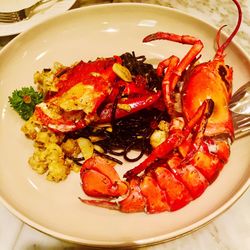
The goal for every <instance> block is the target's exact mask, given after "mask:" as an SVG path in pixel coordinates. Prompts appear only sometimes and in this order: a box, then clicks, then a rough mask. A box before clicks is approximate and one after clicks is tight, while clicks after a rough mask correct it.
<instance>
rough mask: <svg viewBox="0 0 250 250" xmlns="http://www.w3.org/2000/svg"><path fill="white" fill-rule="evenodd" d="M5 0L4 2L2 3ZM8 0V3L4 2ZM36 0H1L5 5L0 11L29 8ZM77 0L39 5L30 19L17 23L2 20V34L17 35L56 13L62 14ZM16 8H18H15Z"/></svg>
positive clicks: (64, 0) (63, 0) (0, 32)
mask: <svg viewBox="0 0 250 250" xmlns="http://www.w3.org/2000/svg"><path fill="white" fill-rule="evenodd" d="M1 1H3V3H1ZM5 1H8V5H6V4H5V3H4V2H5ZM36 2H38V1H36V0H28V1H25V2H24V1H23V0H22V1H21V0H20V1H18V0H15V1H14V0H12V1H9V0H0V4H3V5H4V6H5V7H4V8H0V11H3V12H5V11H7V12H8V11H10V10H11V11H16V10H19V9H22V8H27V7H29V6H31V5H32V4H34V3H36ZM75 2H76V0H60V1H57V0H54V1H53V0H51V2H48V3H47V4H43V5H41V6H38V7H37V11H36V12H35V14H34V15H32V16H31V17H30V18H29V19H27V20H26V19H25V20H22V21H20V22H16V23H2V22H0V36H8V35H15V34H18V33H21V32H23V31H25V30H27V29H29V28H30V27H32V26H34V25H36V24H38V23H40V22H42V21H44V20H46V19H48V18H50V17H53V16H55V15H58V14H61V13H63V12H64V11H66V10H68V9H70V8H71V7H72V6H73V4H74V3H75ZM15 8H16V9H15Z"/></svg>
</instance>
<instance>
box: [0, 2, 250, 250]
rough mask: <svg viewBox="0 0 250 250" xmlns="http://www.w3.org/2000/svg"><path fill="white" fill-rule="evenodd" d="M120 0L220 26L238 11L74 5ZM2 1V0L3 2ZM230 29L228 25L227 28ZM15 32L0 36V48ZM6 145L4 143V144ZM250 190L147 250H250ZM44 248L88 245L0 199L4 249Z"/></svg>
mask: <svg viewBox="0 0 250 250" xmlns="http://www.w3.org/2000/svg"><path fill="white" fill-rule="evenodd" d="M110 2H113V3H116V2H144V3H152V4H160V5H164V6H168V7H172V8H176V9H179V10H182V11H184V12H187V13H190V14H192V15H195V16H196V17H198V18H201V19H203V20H205V21H207V22H209V23H212V24H214V25H216V26H217V27H220V26H221V25H222V24H228V26H229V27H230V24H232V25H233V24H234V22H235V18H233V16H235V14H236V11H235V9H234V8H232V3H231V1H229V0H227V1H226V0H194V1H189V0H148V1H123V0H114V1H101V0H78V1H77V2H76V4H75V5H74V6H73V8H79V7H84V6H87V5H91V4H102V3H110ZM239 2H240V3H241V5H242V8H243V17H244V18H243V24H242V26H241V28H240V32H239V33H238V34H237V36H236V38H235V41H236V42H237V43H238V44H240V45H241V46H242V48H243V49H244V50H245V51H246V52H247V53H248V54H250V0H239ZM0 4H1V3H0ZM225 31H227V28H226V29H225ZM13 37H14V36H6V37H0V48H2V47H3V46H4V45H6V44H7V43H8V42H9V41H10V40H11V39H13ZM2 146H3V145H1V147H2ZM249 211H250V191H249V190H248V191H247V192H246V193H245V194H244V195H243V197H241V198H240V199H239V200H238V201H237V202H236V204H234V205H233V206H232V207H231V208H229V209H228V210H227V211H226V212H225V213H224V214H222V215H221V216H219V217H218V218H216V219H214V220H213V221H212V222H211V223H209V224H208V225H207V226H205V227H203V228H201V229H199V230H198V231H196V232H193V233H192V234H189V235H187V236H185V237H182V238H180V239H177V240H174V241H171V242H167V243H163V244H159V245H155V246H148V247H142V248H140V249H143V250H163V249H171V250H190V249H192V250H196V249H197V250H247V249H249V250H250V213H249ZM10 249H15V250H24V249H25V250H42V249H46V250H49V249H56V250H59V249H60V250H61V249H65V250H66V249H67V250H69V249H72V250H74V249H88V248H86V247H83V246H80V245H76V244H72V243H68V242H64V241H61V240H58V239H55V238H53V237H51V236H48V235H45V234H43V233H41V232H39V231H37V230H35V229H33V228H31V227H30V226H28V225H26V224H25V223H23V222H22V221H20V220H19V219H18V218H16V217H15V216H13V215H12V214H11V213H10V212H9V211H8V210H7V209H6V208H5V207H4V206H3V205H2V204H1V203H0V250H10Z"/></svg>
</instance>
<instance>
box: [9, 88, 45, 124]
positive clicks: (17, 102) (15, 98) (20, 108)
mask: <svg viewBox="0 0 250 250" xmlns="http://www.w3.org/2000/svg"><path fill="white" fill-rule="evenodd" d="M42 101H43V94H42V93H39V92H37V91H35V90H34V89H33V87H23V88H22V89H20V90H14V91H13V92H12V95H11V96H9V103H10V106H11V107H12V108H13V109H14V110H15V111H16V112H17V113H18V114H19V115H20V116H21V117H22V119H24V120H25V121H27V120H28V119H29V118H30V117H31V116H32V114H33V113H34V109H35V106H36V105H37V104H38V103H41V102H42Z"/></svg>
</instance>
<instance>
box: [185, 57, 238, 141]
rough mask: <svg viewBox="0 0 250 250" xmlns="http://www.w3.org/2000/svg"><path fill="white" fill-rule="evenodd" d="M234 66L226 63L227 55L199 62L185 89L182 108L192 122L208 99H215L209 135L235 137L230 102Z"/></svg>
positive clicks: (189, 75)
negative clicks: (224, 57) (225, 57)
mask: <svg viewBox="0 0 250 250" xmlns="http://www.w3.org/2000/svg"><path fill="white" fill-rule="evenodd" d="M232 73H233V70H232V68H231V67H229V66H227V65H225V63H224V60H223V58H220V59H214V60H213V61H210V62H206V63H201V64H199V65H196V66H195V67H193V68H192V69H190V72H189V73H188V74H187V79H186V80H185V84H184V86H183V89H182V92H183V94H182V108H183V113H184V116H185V117H186V119H187V120H188V121H189V120H190V119H191V118H192V117H193V116H194V114H195V112H196V111H197V109H198V108H199V107H200V105H201V104H202V103H203V101H204V100H206V99H212V100H213V101H214V110H213V113H212V115H211V117H210V118H209V120H208V124H207V128H206V131H205V135H207V136H217V135H221V134H223V135H227V136H229V137H230V138H231V139H233V136H234V132H233V131H234V130H233V122H232V116H231V112H230V110H229V109H228V104H229V101H230V98H231V95H232Z"/></svg>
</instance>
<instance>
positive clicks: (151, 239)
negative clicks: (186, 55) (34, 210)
mask: <svg viewBox="0 0 250 250" xmlns="http://www.w3.org/2000/svg"><path fill="white" fill-rule="evenodd" d="M115 5H120V6H137V7H138V6H140V7H141V6H144V7H148V8H159V9H165V10H167V11H171V12H175V13H179V14H181V15H184V16H187V17H190V18H193V19H195V20H198V21H200V22H202V23H204V24H205V25H207V26H209V27H211V28H212V29H215V30H216V29H217V28H218V27H216V26H215V25H212V24H209V23H208V22H206V21H205V20H204V19H201V18H199V17H195V16H193V15H191V14H189V13H186V12H184V11H181V10H178V9H174V8H170V7H166V6H161V5H157V4H149V3H105V4H94V5H90V6H84V7H81V8H77V9H71V10H69V11H67V12H62V13H60V14H57V15H55V16H53V17H50V18H48V19H46V20H44V21H42V22H40V23H38V24H36V25H34V26H32V27H31V28H30V29H28V30H26V31H24V32H22V33H20V34H19V35H17V36H16V37H15V38H14V39H13V40H11V41H10V42H9V43H8V44H7V45H6V46H5V47H3V48H2V49H1V51H0V58H1V57H2V54H4V53H5V51H7V50H8V49H9V47H10V46H12V44H15V43H16V41H18V40H20V39H22V37H23V36H24V37H25V36H26V35H27V34H29V33H30V32H33V29H36V28H37V27H39V26H44V25H45V24H46V23H47V22H51V21H53V19H56V18H58V17H60V16H64V15H70V14H71V13H73V12H84V11H88V9H99V8H103V7H105V8H107V7H113V6H115ZM222 33H223V34H224V35H225V36H228V35H227V34H226V33H224V32H222ZM231 43H232V44H234V46H235V47H236V48H237V50H239V51H240V52H241V53H242V54H243V55H244V57H245V58H246V59H247V60H248V61H250V56H248V54H247V53H246V51H245V50H244V49H243V48H242V47H241V45H239V44H238V43H237V42H235V41H232V42H231ZM249 186H250V179H249V178H248V180H247V181H246V182H245V183H244V185H242V186H241V188H240V189H239V190H238V191H237V193H236V194H235V195H234V196H232V197H231V198H230V199H229V200H227V201H226V202H225V203H224V204H223V205H221V206H220V207H219V208H218V209H216V210H215V211H214V212H213V213H211V214H209V215H208V216H206V217H203V218H202V219H201V220H199V221H197V222H195V223H193V224H191V225H189V226H187V227H184V228H181V229H178V230H175V231H174V232H171V233H167V234H163V235H160V236H155V237H148V238H146V239H142V240H135V241H133V242H112V244H109V242H107V241H98V244H96V241H93V240H86V239H82V238H78V237H73V236H70V235H66V234H63V233H58V232H56V231H53V230H50V229H48V228H46V227H44V226H42V225H39V224H38V223H35V222H33V221H32V220H30V219H29V218H28V217H26V216H23V215H22V214H21V213H20V212H18V210H16V209H15V208H13V207H12V206H11V205H10V204H8V202H7V201H6V200H5V199H4V198H3V197H2V195H1V193H0V201H1V202H2V204H4V206H5V207H6V208H7V209H8V210H9V211H10V212H11V213H12V214H13V215H15V216H16V217H17V218H19V219H20V220H21V221H23V222H24V223H26V224H28V225H29V226H31V227H32V228H34V229H35V230H38V231H41V232H42V233H45V234H47V235H50V236H52V237H55V238H58V239H61V240H66V241H69V242H73V243H78V244H82V245H86V246H91V247H100V246H102V247H135V246H145V245H147V246H148V245H155V244H160V243H163V242H168V241H172V240H174V239H178V238H181V237H183V236H185V235H187V234H190V233H192V232H194V231H197V230H199V229H200V228H202V227H204V226H206V225H207V224H209V223H210V222H211V221H213V220H214V219H215V218H217V217H218V216H220V215H221V214H223V213H224V212H226V211H227V210H228V209H229V208H230V207H231V206H232V205H233V204H235V203H236V202H237V201H238V200H239V199H240V198H241V197H242V195H243V194H244V193H245V192H246V191H247V190H248V188H249ZM167 235H172V236H169V237H166V236H167Z"/></svg>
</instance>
